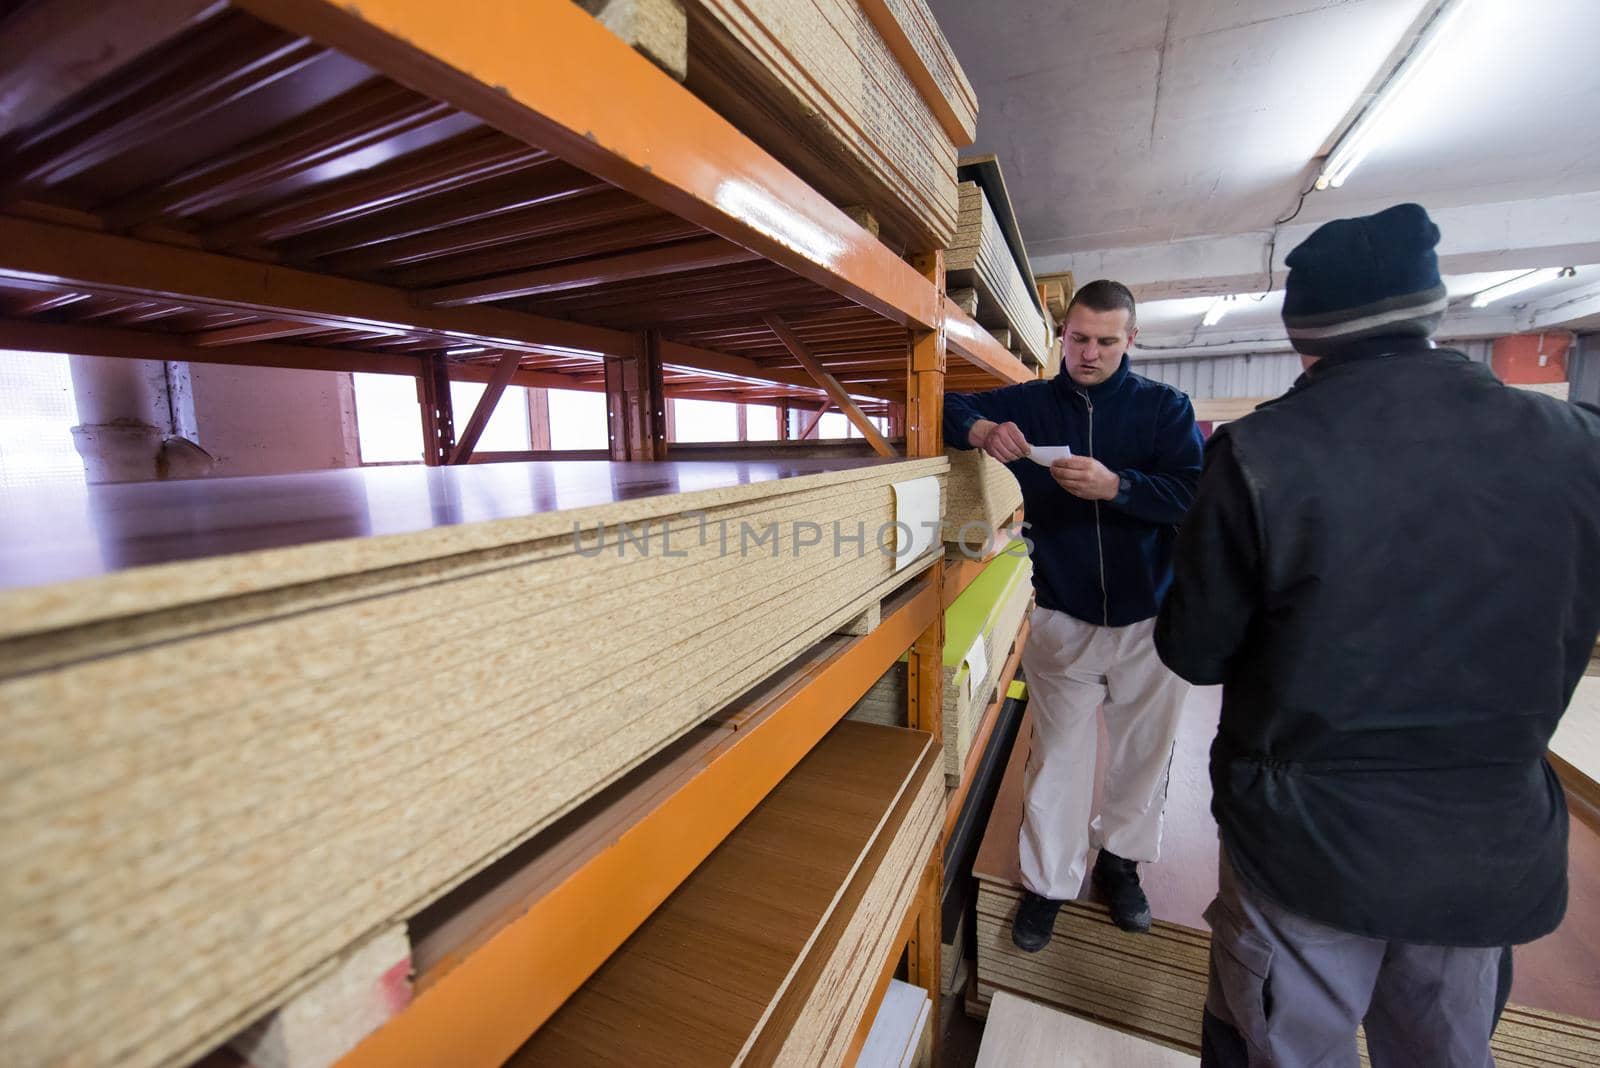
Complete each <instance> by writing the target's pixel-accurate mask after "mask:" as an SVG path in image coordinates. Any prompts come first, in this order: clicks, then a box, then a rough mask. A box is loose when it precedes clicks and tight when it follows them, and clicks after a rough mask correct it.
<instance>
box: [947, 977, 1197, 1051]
mask: <svg viewBox="0 0 1600 1068" xmlns="http://www.w3.org/2000/svg"><path fill="white" fill-rule="evenodd" d="M1198 1063H1199V1061H1198V1060H1197V1059H1196V1058H1195V1057H1192V1056H1190V1055H1189V1054H1186V1053H1180V1052H1178V1051H1177V1050H1174V1049H1169V1048H1167V1047H1166V1046H1158V1045H1156V1044H1155V1043H1153V1042H1147V1041H1144V1040H1142V1039H1139V1038H1135V1037H1134V1036H1132V1035H1128V1034H1124V1033H1123V1032H1121V1031H1113V1030H1112V1029H1111V1028H1109V1027H1101V1026H1100V1025H1099V1024H1094V1023H1090V1022H1089V1021H1088V1020H1085V1019H1082V1018H1080V1017H1077V1016H1069V1015H1067V1014H1066V1013H1064V1012H1057V1011H1056V1010H1055V1009H1051V1008H1048V1007H1046V1006H1044V1005H1041V1004H1039V1003H1038V1002H1037V1001H1030V1000H1028V999H1027V998H1020V997H1017V996H1016V995H1015V994H1008V993H1006V992H1005V991H1001V992H1000V993H998V994H996V995H995V996H994V1001H993V1003H992V1004H991V1005H990V1008H989V1023H988V1026H986V1027H985V1028H984V1029H983V1046H982V1047H981V1048H980V1049H979V1050H978V1068H1014V1066H1016V1065H1050V1066H1052V1068H1102V1066H1106V1065H1116V1068H1188V1066H1190V1065H1195V1064H1198Z"/></svg>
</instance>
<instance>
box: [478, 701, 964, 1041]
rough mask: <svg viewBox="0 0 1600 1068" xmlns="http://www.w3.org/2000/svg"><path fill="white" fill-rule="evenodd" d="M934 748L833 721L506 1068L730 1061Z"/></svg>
mask: <svg viewBox="0 0 1600 1068" xmlns="http://www.w3.org/2000/svg"><path fill="white" fill-rule="evenodd" d="M931 750H932V746H931V740H930V738H929V737H928V735H926V734H923V733H921V732H915V731H908V730H904V729H899V728H892V727H878V726H872V725H868V724H857V723H841V724H840V725H839V726H838V727H837V728H835V729H834V731H832V732H831V733H830V734H829V735H828V737H827V738H825V739H823V741H822V742H821V743H819V744H818V745H817V747H816V748H815V749H814V750H812V752H811V753H810V754H809V755H808V756H807V757H806V759H805V760H803V761H801V763H800V764H799V765H798V766H797V767H796V768H795V770H794V771H793V772H791V773H790V774H789V776H788V777H787V778H786V779H784V780H783V782H781V783H779V784H778V786H777V787H775V788H774V789H773V791H772V793H771V794H769V795H768V796H767V799H766V800H765V801H763V802H762V803H761V805H760V806H758V807H757V808H756V810H755V811H754V812H752V813H751V814H750V816H749V817H747V818H746V819H745V821H744V822H743V823H741V824H740V825H739V827H738V828H737V829H736V830H735V831H734V832H733V833H732V834H730V835H729V836H728V838H727V839H726V840H724V842H723V844H722V846H721V847H720V848H718V850H717V851H716V852H715V853H713V854H712V855H711V857H710V858H708V859H707V860H706V861H705V862H704V863H703V864H701V866H700V867H699V868H698V869H696V870H695V872H694V874H692V875H691V876H690V877H689V878H688V879H687V880H685V882H684V883H683V884H682V885H681V886H680V887H679V888H678V890H677V892H675V893H674V894H673V895H672V896H671V897H670V898H668V899H667V901H666V902H665V903H663V904H662V906H661V907H660V908H658V909H657V910H656V912H655V914H654V915H652V916H651V918H650V919H649V920H648V921H646V923H645V924H644V925H643V926H641V927H640V928H639V930H638V931H636V932H635V933H634V935H633V937H632V938H630V939H629V940H628V941H627V942H626V943H625V944H624V945H623V946H622V948H621V949H619V950H617V952H616V953H615V954H613V955H612V957H611V959H610V960H608V961H607V962H606V964H605V965H603V966H602V967H601V968H600V970H599V971H598V972H596V973H595V974H594V976H592V977H591V978H590V980H589V982H587V983H586V984H585V985H584V986H583V988H582V989H580V990H579V991H578V993H576V994H574V995H573V996H572V997H571V998H570V999H568V1001H567V1003H566V1004H565V1005H564V1006H562V1008H561V1010H560V1011H559V1012H558V1013H556V1015H555V1016H553V1017H552V1018H551V1019H550V1020H549V1021H548V1022H547V1023H546V1024H545V1026H544V1027H543V1028H541V1029H540V1030H539V1032H538V1033H537V1034H535V1035H534V1037H533V1038H532V1039H531V1040H530V1041H529V1042H528V1043H527V1045H525V1046H524V1047H523V1048H522V1049H521V1050H520V1051H519V1052H518V1053H517V1054H516V1055H515V1056H514V1057H513V1058H512V1059H511V1061H510V1062H508V1064H509V1065H511V1066H515V1068H522V1066H529V1068H531V1066H533V1065H547V1064H596V1065H628V1066H633V1065H639V1064H652V1065H659V1066H663V1068H666V1066H672V1065H684V1066H690V1065H693V1066H696V1068H698V1066H703V1065H712V1064H734V1063H738V1062H740V1061H741V1060H742V1059H743V1058H744V1057H745V1056H746V1055H747V1054H748V1052H749V1049H750V1046H751V1045H752V1044H753V1043H754V1042H755V1041H756V1039H757V1037H758V1036H759V1035H760V1032H761V1029H762V1027H763V1026H764V1025H765V1024H766V1022H767V1020H768V1018H769V1017H771V1015H772V1014H773V1012H774V1011H775V1010H776V1009H777V1008H778V1006H779V1004H780V1002H781V1001H782V1000H783V998H784V995H785V993H786V992H787V991H788V990H789V988H790V986H791V984H792V983H793V982H794V981H795V978H796V975H797V974H798V973H799V972H800V970H801V969H802V968H803V967H804V966H806V965H807V962H808V955H809V954H810V953H811V952H812V951H813V949H815V948H816V947H817V946H818V944H819V940H820V939H821V938H822V935H823V932H824V929H825V928H827V927H828V925H829V922H830V920H833V919H834V918H835V916H836V914H837V915H838V916H841V917H843V916H846V912H845V911H839V910H840V909H841V904H842V903H845V902H846V901H847V899H848V898H851V897H852V895H851V885H852V880H853V879H854V878H855V877H856V875H857V873H858V872H860V871H862V870H863V869H864V868H870V866H871V865H870V859H871V858H873V857H875V856H876V857H879V858H881V857H882V856H883V855H885V854H886V852H887V850H888V849H889V848H891V843H892V841H893V839H894V838H895V835H896V831H897V830H898V829H899V826H898V825H897V816H898V819H899V820H900V821H903V820H904V818H905V816H906V815H907V814H908V813H909V812H910V811H911V808H912V805H913V803H914V801H915V799H916V794H917V790H916V786H918V785H920V784H919V783H918V782H917V779H916V775H917V770H918V768H922V769H923V777H924V779H926V778H927V777H928V769H929V768H930V767H932V766H933V763H932V756H933V754H932V752H931ZM875 850H876V852H875ZM869 875H870V872H869ZM857 900H859V899H857ZM852 903H854V902H852ZM844 908H845V910H846V911H848V909H849V904H848V903H847V904H845V905H844ZM812 966H813V967H815V963H814V962H813V964H812Z"/></svg>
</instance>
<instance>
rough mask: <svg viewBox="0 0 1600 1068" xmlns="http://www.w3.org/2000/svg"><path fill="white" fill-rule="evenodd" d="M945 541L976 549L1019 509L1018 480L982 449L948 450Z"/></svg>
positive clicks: (1019, 491) (1020, 503)
mask: <svg viewBox="0 0 1600 1068" xmlns="http://www.w3.org/2000/svg"><path fill="white" fill-rule="evenodd" d="M945 455H946V456H948V457H949V459H950V479H949V482H948V483H947V485H946V493H945V510H944V535H943V536H944V540H945V541H947V542H952V543H954V544H956V545H965V546H968V547H969V548H974V549H975V548H977V547H978V546H980V545H982V544H983V543H984V542H985V541H987V540H988V539H989V536H990V534H991V533H992V532H993V531H994V530H996V529H997V528H999V527H1000V526H1002V525H1004V524H1005V523H1006V522H1008V521H1009V520H1010V519H1011V517H1012V516H1013V515H1015V514H1016V512H1017V509H1018V508H1021V507H1022V487H1021V486H1020V485H1018V484H1017V476H1016V475H1013V474H1012V473H1011V472H1010V471H1008V470H1007V469H1006V465H1005V464H1003V463H1001V462H1000V461H999V460H996V459H995V458H994V457H993V456H990V455H989V454H988V453H986V452H984V451H983V450H982V449H947V450H945Z"/></svg>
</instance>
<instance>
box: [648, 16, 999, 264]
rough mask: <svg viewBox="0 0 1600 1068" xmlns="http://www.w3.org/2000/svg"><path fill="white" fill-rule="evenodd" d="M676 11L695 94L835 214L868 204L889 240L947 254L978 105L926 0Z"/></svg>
mask: <svg viewBox="0 0 1600 1068" xmlns="http://www.w3.org/2000/svg"><path fill="white" fill-rule="evenodd" d="M632 2H634V3H639V2H643V0H632ZM656 2H661V0H656ZM683 7H684V9H685V10H686V12H687V15H688V72H687V78H686V80H685V85H687V86H688V88H689V89H690V90H691V91H692V92H693V93H694V94H695V95H696V96H698V97H700V98H701V99H702V100H704V101H705V102H706V103H707V104H709V105H711V107H713V108H714V109H716V110H717V111H719V112H720V113H721V114H722V115H723V116H724V117H726V118H727V119H728V120H729V121H731V122H732V123H733V124H734V125H735V126H737V127H739V129H740V130H742V131H743V132H744V133H745V134H746V135H748V136H749V137H750V138H751V139H752V140H754V141H755V142H756V143H757V144H758V145H760V146H761V147H763V148H765V149H766V150H767V151H768V152H770V153H772V154H773V155H774V156H775V157H777V158H778V159H779V160H780V161H782V162H783V163H784V164H786V165H787V166H788V167H789V168H790V169H792V170H793V171H795V173H797V174H798V175H799V176H800V177H802V178H804V179H805V180H806V181H807V182H809V183H810V184H811V185H812V186H813V187H815V188H816V189H817V190H818V191H820V192H821V193H822V194H823V195H824V196H826V197H828V198H829V199H830V200H832V201H834V202H835V203H836V204H838V205H840V206H860V207H864V208H866V209H867V210H868V211H869V212H871V213H872V215H873V216H875V218H876V221H877V223H878V225H879V226H880V228H881V230H882V234H883V236H884V237H885V238H886V239H888V240H890V241H891V242H892V243H894V244H896V245H899V246H901V247H905V248H910V249H913V250H916V251H923V250H929V249H935V248H944V247H946V246H948V245H949V244H950V241H951V238H952V236H953V235H954V234H955V230H956V214H957V202H956V189H955V186H956V150H957V148H958V147H960V146H961V145H965V144H968V143H970V142H971V141H972V138H973V137H974V136H975V134H976V130H977V97H976V95H975V94H974V93H973V90H972V86H971V85H970V84H969V83H968V82H967V80H966V77H965V76H964V75H963V74H962V73H961V68H960V66H959V64H957V62H956V60H955V55H954V53H953V52H952V51H951V49H950V46H949V44H948V42H946V41H945V39H944V37H943V35H942V34H941V33H940V32H939V28H938V25H937V23H936V22H935V20H934V18H933V15H932V13H931V12H930V11H929V10H928V8H927V6H926V4H924V3H923V2H922V0H893V2H891V3H887V4H884V3H878V4H874V5H872V7H873V9H874V10H873V11H872V13H871V14H869V11H868V8H867V5H863V4H862V3H859V2H858V0H685V2H684V3H683ZM874 16H876V18H877V19H878V20H881V21H882V28H880V26H879V25H878V24H877V23H876V22H875V18H874ZM885 31H887V34H886V32H885ZM908 63H909V64H910V65H911V67H912V70H911V71H909V72H908V70H907V66H906V65H907V64H908ZM914 75H920V76H919V77H914ZM941 116H943V121H941ZM752 210H754V209H752Z"/></svg>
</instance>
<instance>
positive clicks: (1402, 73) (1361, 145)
mask: <svg viewBox="0 0 1600 1068" xmlns="http://www.w3.org/2000/svg"><path fill="white" fill-rule="evenodd" d="M1469 3H1471V0H1443V2H1442V3H1440V5H1439V7H1438V9H1437V10H1436V11H1434V13H1433V18H1432V19H1431V20H1430V21H1429V22H1428V24H1427V25H1426V26H1425V27H1423V29H1422V32H1421V33H1419V34H1418V35H1417V39H1416V42H1415V43H1414V44H1413V45H1412V46H1411V51H1410V52H1408V53H1406V55H1405V58H1403V59H1402V60H1400V65H1399V66H1397V67H1396V68H1395V69H1394V73H1393V74H1391V75H1390V76H1389V80H1388V81H1386V82H1384V83H1383V85H1382V86H1380V87H1379V88H1378V91H1377V92H1376V93H1374V94H1373V96H1372V100H1371V101H1370V102H1369V103H1368V104H1367V106H1366V108H1365V109H1364V110H1363V111H1362V112H1361V114H1360V115H1358V116H1357V117H1356V121H1355V122H1353V123H1351V124H1350V128H1349V129H1348V130H1346V131H1345V132H1344V136H1342V137H1340V138H1339V141H1338V143H1337V144H1335V145H1334V146H1333V151H1332V152H1329V153H1328V158H1327V159H1326V160H1324V161H1323V163H1322V173H1321V174H1319V175H1317V188H1318V189H1329V188H1333V189H1337V188H1339V187H1340V186H1341V185H1343V184H1344V183H1345V179H1346V178H1349V177H1350V174H1351V172H1352V171H1354V170H1355V169H1356V167H1358V166H1359V165H1360V164H1361V161H1362V160H1364V159H1366V158H1367V153H1369V152H1371V151H1372V150H1373V149H1374V148H1376V147H1377V146H1378V144H1379V143H1381V142H1382V141H1383V140H1384V138H1385V136H1386V134H1387V130H1386V129H1385V127H1386V126H1387V125H1388V123H1387V121H1386V120H1387V119H1388V117H1389V115H1390V113H1391V112H1393V110H1394V102H1395V101H1396V100H1398V99H1399V98H1400V96H1401V94H1402V93H1404V92H1405V90H1406V86H1408V85H1410V84H1411V83H1412V82H1413V81H1415V80H1416V77H1417V72H1418V71H1420V70H1421V69H1422V68H1423V67H1425V66H1427V64H1428V61H1429V60H1430V59H1431V58H1433V57H1434V56H1435V55H1437V54H1438V52H1439V46H1440V44H1441V43H1442V42H1443V41H1444V39H1445V37H1446V36H1447V35H1448V34H1449V32H1450V29H1451V27H1452V26H1454V25H1456V24H1457V23H1458V22H1459V21H1460V18H1461V12H1463V11H1465V10H1466V9H1467V6H1468V4H1469Z"/></svg>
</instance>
